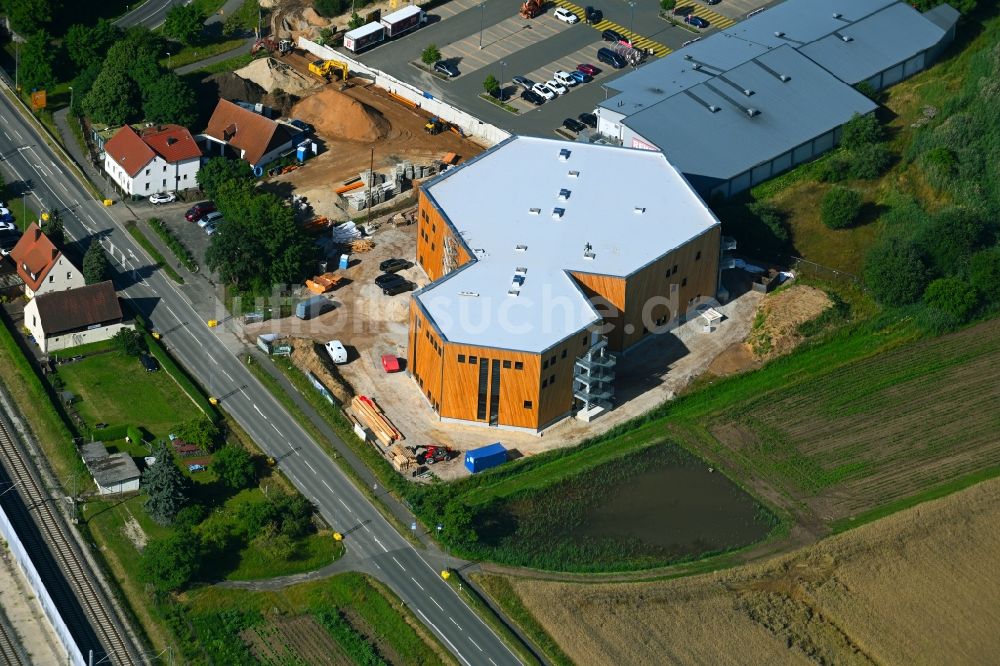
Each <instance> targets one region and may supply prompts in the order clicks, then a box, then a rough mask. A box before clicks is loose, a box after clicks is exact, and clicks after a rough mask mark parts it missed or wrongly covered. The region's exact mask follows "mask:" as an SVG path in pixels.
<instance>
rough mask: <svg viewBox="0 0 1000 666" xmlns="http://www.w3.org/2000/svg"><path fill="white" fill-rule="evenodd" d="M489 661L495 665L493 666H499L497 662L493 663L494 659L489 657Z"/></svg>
mask: <svg viewBox="0 0 1000 666" xmlns="http://www.w3.org/2000/svg"><path fill="white" fill-rule="evenodd" d="M470 640H471V639H470ZM476 647H479V646H478V645H477V646H476ZM487 659H489V660H490V663H491V664H493V666H497V662H495V661H493V659H492V657H487Z"/></svg>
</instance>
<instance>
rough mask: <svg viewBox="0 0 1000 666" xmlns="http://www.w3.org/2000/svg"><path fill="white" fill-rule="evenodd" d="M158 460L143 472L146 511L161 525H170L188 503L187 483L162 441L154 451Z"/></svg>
mask: <svg viewBox="0 0 1000 666" xmlns="http://www.w3.org/2000/svg"><path fill="white" fill-rule="evenodd" d="M153 455H154V456H155V457H156V462H154V463H153V464H152V465H150V466H149V467H147V468H146V471H145V472H143V473H142V490H143V491H144V492H145V493H146V495H147V499H146V505H145V506H146V513H148V514H149V517H150V518H152V519H153V520H155V521H156V522H157V523H159V524H160V525H169V524H170V523H172V522H173V520H174V518H175V517H176V516H177V513H178V512H179V511H180V510H181V509H182V508H184V505H185V504H187V483H186V481H185V479H184V475H183V474H181V471H180V470H179V469H178V468H177V465H176V464H175V463H174V458H173V456H172V455H171V454H170V451H169V450H168V449H167V446H166V444H163V443H162V442H161V443H160V444H159V446H157V447H156V449H155V450H154V451H153Z"/></svg>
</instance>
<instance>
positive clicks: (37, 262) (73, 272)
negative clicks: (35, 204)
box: [10, 222, 85, 298]
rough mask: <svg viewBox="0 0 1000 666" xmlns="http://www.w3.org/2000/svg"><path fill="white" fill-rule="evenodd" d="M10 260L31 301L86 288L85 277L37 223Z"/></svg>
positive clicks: (13, 250) (22, 237)
mask: <svg viewBox="0 0 1000 666" xmlns="http://www.w3.org/2000/svg"><path fill="white" fill-rule="evenodd" d="M10 258H11V261H13V262H14V265H15V266H16V267H17V274H18V276H19V277H20V278H21V279H22V280H24V295H25V296H27V297H28V298H34V297H35V296H37V295H39V294H46V293H50V292H54V291H65V290H67V289H75V288H77V287H82V286H83V285H84V284H85V282H84V279H83V273H81V272H80V270H79V269H78V268H77V267H76V266H74V265H73V264H72V262H70V260H69V259H67V258H66V257H65V256H64V255H63V253H62V252H61V251H60V250H59V248H57V247H56V246H55V244H54V243H53V242H52V241H51V240H49V237H48V236H46V235H45V234H43V233H42V230H41V229H40V228H39V227H38V224H36V223H34V222H32V223H31V226H29V227H28V229H27V231H25V232H24V235H23V236H21V240H19V241H17V245H15V246H14V249H12V250H11V251H10Z"/></svg>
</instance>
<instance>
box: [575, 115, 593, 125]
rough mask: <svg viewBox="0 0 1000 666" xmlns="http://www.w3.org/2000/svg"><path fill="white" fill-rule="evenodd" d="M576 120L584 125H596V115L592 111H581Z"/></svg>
mask: <svg viewBox="0 0 1000 666" xmlns="http://www.w3.org/2000/svg"><path fill="white" fill-rule="evenodd" d="M577 120H579V121H580V122H581V123H583V124H584V125H586V126H587V127H597V116H595V115H594V114H593V113H586V112H584V113H581V114H580V115H578V116H577Z"/></svg>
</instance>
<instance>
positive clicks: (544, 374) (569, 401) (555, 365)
mask: <svg viewBox="0 0 1000 666" xmlns="http://www.w3.org/2000/svg"><path fill="white" fill-rule="evenodd" d="M589 346H590V332H589V331H586V330H584V331H578V332H577V333H574V334H573V335H570V336H569V337H568V338H566V339H565V340H563V341H562V342H560V343H559V344H558V345H556V346H555V347H552V348H551V349H549V350H548V351H546V352H545V353H544V354H542V355H541V357H540V361H539V369H540V372H541V375H540V377H539V379H538V387H540V388H539V389H538V391H539V394H540V399H539V402H540V405H539V408H538V422H537V424H536V425H535V427H536V428H541V427H542V426H544V425H546V424H549V423H551V422H552V421H554V420H556V419H557V418H559V417H561V416H564V415H566V414H567V413H568V412H569V411H570V409H571V408H572V407H573V366H574V365H575V362H576V359H577V357H579V356H581V355H582V354H583V353H584V352H585V351H586V350H587V348H588V347H589Z"/></svg>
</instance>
